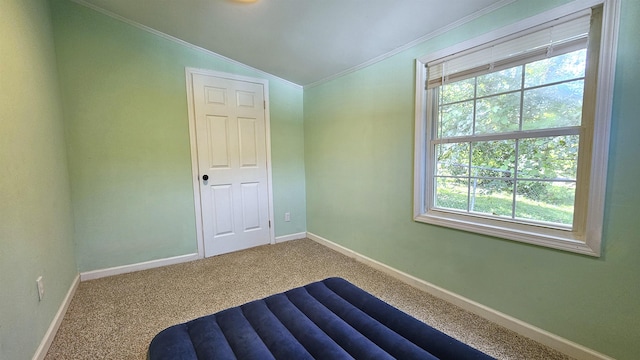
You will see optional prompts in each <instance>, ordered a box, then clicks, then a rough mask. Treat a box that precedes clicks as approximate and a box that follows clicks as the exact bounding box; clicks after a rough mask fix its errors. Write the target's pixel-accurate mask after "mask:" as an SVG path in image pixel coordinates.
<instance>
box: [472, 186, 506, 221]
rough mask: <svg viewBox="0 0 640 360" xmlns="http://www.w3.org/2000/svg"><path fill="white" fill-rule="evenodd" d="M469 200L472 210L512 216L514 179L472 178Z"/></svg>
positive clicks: (487, 213) (493, 214)
mask: <svg viewBox="0 0 640 360" xmlns="http://www.w3.org/2000/svg"><path fill="white" fill-rule="evenodd" d="M469 202H470V205H469V209H470V211H471V212H475V213H481V214H486V215H492V216H501V217H507V218H511V217H512V216H511V214H512V212H513V180H499V179H482V178H479V179H472V180H471V189H470V196H469Z"/></svg>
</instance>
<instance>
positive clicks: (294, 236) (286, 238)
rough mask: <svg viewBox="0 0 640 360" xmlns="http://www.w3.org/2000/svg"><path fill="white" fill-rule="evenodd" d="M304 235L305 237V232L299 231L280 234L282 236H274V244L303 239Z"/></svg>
mask: <svg viewBox="0 0 640 360" xmlns="http://www.w3.org/2000/svg"><path fill="white" fill-rule="evenodd" d="M306 237H307V233H306V232H300V233H297V234H289V235H282V236H278V237H276V244H277V243H281V242H285V241H291V240H300V239H304V238H306Z"/></svg>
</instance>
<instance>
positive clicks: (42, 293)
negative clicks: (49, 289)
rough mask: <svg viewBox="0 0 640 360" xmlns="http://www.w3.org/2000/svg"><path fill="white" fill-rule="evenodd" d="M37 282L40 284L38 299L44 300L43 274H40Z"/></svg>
mask: <svg viewBox="0 0 640 360" xmlns="http://www.w3.org/2000/svg"><path fill="white" fill-rule="evenodd" d="M36 283H37V284H38V300H40V301H42V298H44V283H43V282H42V276H39V277H38V278H37V279H36Z"/></svg>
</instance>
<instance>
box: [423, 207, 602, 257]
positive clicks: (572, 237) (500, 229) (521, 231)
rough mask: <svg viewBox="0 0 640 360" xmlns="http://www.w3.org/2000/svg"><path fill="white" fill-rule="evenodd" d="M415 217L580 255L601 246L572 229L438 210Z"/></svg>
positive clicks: (595, 251)
mask: <svg viewBox="0 0 640 360" xmlns="http://www.w3.org/2000/svg"><path fill="white" fill-rule="evenodd" d="M414 220H415V221H417V222H423V223H427V224H432V225H438V226H444V227H448V228H452V229H457V230H463V231H468V232H473V233H477V234H482V235H489V236H493V237H498V238H502V239H507V240H513V241H519V242H523V243H528V244H533V245H538V246H544V247H548V248H553V249H559V250H564V251H569V252H574V253H578V254H584V255H589V256H594V257H599V256H600V249H599V248H592V247H591V246H589V244H588V243H587V242H586V241H585V240H584V236H583V237H582V238H580V237H578V236H576V234H575V233H574V232H571V231H565V230H558V229H551V228H545V227H541V226H534V225H525V224H517V223H510V222H505V221H500V220H492V219H484V218H478V217H475V216H468V215H462V214H454V213H448V212H444V211H436V210H431V211H428V212H427V213H424V214H419V215H417V216H415V217H414Z"/></svg>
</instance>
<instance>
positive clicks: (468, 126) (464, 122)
mask: <svg viewBox="0 0 640 360" xmlns="http://www.w3.org/2000/svg"><path fill="white" fill-rule="evenodd" d="M472 126H473V101H467V102H463V103H457V104H453V105H444V106H441V107H440V122H439V123H438V134H439V136H438V137H440V138H447V137H454V136H464V135H471V131H472Z"/></svg>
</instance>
